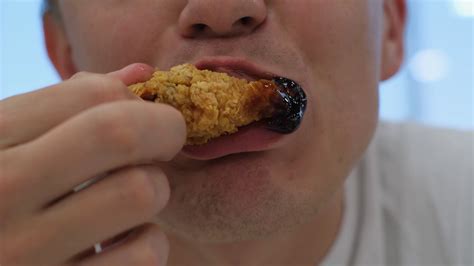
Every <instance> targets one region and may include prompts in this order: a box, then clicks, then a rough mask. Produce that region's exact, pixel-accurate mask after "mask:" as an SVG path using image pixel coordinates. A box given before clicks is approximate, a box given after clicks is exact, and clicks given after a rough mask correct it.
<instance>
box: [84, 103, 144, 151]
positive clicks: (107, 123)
mask: <svg viewBox="0 0 474 266" xmlns="http://www.w3.org/2000/svg"><path fill="white" fill-rule="evenodd" d="M130 116H131V115H130V114H129V113H127V112H125V111H124V110H118V109H117V108H115V109H114V110H111V109H108V110H104V111H103V112H100V113H99V114H98V115H97V116H96V117H95V121H94V122H93V130H92V131H93V132H92V133H93V134H94V135H95V136H98V137H99V138H100V142H101V143H103V144H105V145H106V146H109V147H110V149H112V151H113V152H114V153H119V154H127V155H130V157H134V156H135V154H136V153H137V152H138V150H139V145H140V137H139V134H140V133H139V132H140V130H139V129H137V128H136V126H135V124H136V123H134V121H133V119H132V118H131V117H130Z"/></svg>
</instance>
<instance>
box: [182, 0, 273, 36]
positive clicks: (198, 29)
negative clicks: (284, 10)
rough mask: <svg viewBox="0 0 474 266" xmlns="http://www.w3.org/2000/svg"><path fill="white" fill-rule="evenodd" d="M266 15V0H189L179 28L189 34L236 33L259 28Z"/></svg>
mask: <svg viewBox="0 0 474 266" xmlns="http://www.w3.org/2000/svg"><path fill="white" fill-rule="evenodd" d="M266 17H267V6H266V4H265V0H188V3H187V4H186V6H185V7H184V9H183V10H182V12H181V14H180V16H179V22H178V28H179V30H180V33H181V34H182V35H183V36H184V37H187V38H212V37H233V36H238V35H246V34H249V33H251V32H253V31H255V30H256V29H257V28H258V27H259V26H261V25H262V23H263V22H264V21H265V19H266Z"/></svg>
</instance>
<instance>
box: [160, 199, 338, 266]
mask: <svg viewBox="0 0 474 266" xmlns="http://www.w3.org/2000/svg"><path fill="white" fill-rule="evenodd" d="M342 199H343V193H342V192H339V193H337V194H336V195H335V197H333V199H332V201H331V202H329V204H327V205H326V206H325V207H324V208H323V209H322V210H320V212H319V213H318V214H317V215H316V217H315V218H314V219H313V220H312V221H310V222H308V223H306V224H303V225H301V226H300V227H299V228H298V229H297V230H296V231H292V232H290V233H282V234H279V235H276V236H272V237H269V238H265V239H261V240H248V241H241V242H232V243H224V244H203V243H194V242H190V241H189V240H188V239H182V238H179V237H177V236H175V235H169V236H168V238H169V241H170V251H171V253H170V255H169V260H168V265H169V266H178V265H193V266H194V265H196V266H201V265H202V266H204V265H206V266H217V265H219V266H240V265H245V266H254V265H275V266H276V265H298V266H304V265H311V266H314V265H318V264H319V263H320V262H321V261H322V260H323V259H324V257H325V256H326V254H327V253H328V252H329V250H330V248H331V246H332V244H333V243H334V241H335V239H336V237H337V234H338V232H339V227H340V224H341V220H342V210H343V200H342Z"/></svg>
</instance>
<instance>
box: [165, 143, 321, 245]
mask: <svg viewBox="0 0 474 266" xmlns="http://www.w3.org/2000/svg"><path fill="white" fill-rule="evenodd" d="M277 156H278V157H277ZM282 159H284V160H286V159H288V156H287V158H282V154H281V152H280V153H278V154H277V151H275V152H270V151H267V152H254V153H243V154H234V155H229V156H226V157H223V158H219V159H216V160H212V161H208V162H198V164H196V165H192V166H190V165H191V164H190V163H187V164H186V165H187V168H185V169H184V168H181V167H176V168H169V167H168V168H165V172H166V173H167V175H168V177H169V180H170V186H171V197H170V201H169V203H168V205H167V207H166V208H165V209H164V210H163V211H162V212H161V213H160V215H159V217H157V223H158V224H159V225H160V226H161V227H162V228H163V229H164V230H165V231H166V232H167V233H169V234H172V235H176V236H177V237H180V238H185V239H188V240H192V241H197V242H205V243H225V242H235V241H244V240H255V239H260V238H264V237H268V236H270V235H274V234H278V233H281V232H283V231H288V230H291V229H292V228H294V227H295V226H297V225H298V224H300V223H301V221H304V220H306V219H305V218H304V217H306V218H308V217H311V215H312V214H314V213H315V211H316V210H317V207H318V206H316V204H314V202H315V200H316V199H315V194H314V193H310V192H309V191H308V193H305V192H302V191H301V190H299V189H292V188H291V187H289V186H288V182H294V180H295V179H296V178H295V175H298V174H300V173H298V172H296V171H295V169H288V167H286V164H285V163H282ZM177 169H179V170H177ZM285 169H286V170H285ZM300 169H301V168H300ZM289 180H293V181H289ZM301 181H304V180H303V177H302V180H301ZM311 203H312V204H311Z"/></svg>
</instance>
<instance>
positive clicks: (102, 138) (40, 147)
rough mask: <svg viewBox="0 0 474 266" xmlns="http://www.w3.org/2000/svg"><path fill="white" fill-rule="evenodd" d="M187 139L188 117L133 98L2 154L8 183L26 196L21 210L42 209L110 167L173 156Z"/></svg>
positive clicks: (85, 114) (84, 115)
mask: <svg viewBox="0 0 474 266" xmlns="http://www.w3.org/2000/svg"><path fill="white" fill-rule="evenodd" d="M185 139H186V125H185V122H184V118H183V117H182V115H181V114H180V113H179V111H177V110H175V109H174V108H172V107H170V106H167V105H160V104H155V103H146V102H134V101H123V102H117V103H112V104H104V105H100V106H97V107H95V108H92V109H90V110H88V111H85V112H83V113H81V115H78V116H77V117H74V118H73V119H71V120H69V121H68V122H66V123H63V124H62V125H60V126H58V127H57V128H55V129H53V130H51V131H50V132H48V133H47V134H45V135H44V136H42V137H41V138H39V139H37V140H36V141H33V142H31V143H29V144H26V145H22V146H18V147H16V148H13V149H10V150H8V151H5V152H4V153H3V156H2V157H3V159H1V158H0V159H1V160H0V163H2V164H4V165H5V167H4V168H5V169H4V173H3V175H4V176H5V178H4V188H6V189H5V191H10V193H13V194H15V195H28V201H25V200H24V199H23V201H22V202H21V205H22V209H23V210H25V211H28V208H41V207H43V206H44V205H43V204H45V203H46V202H50V201H52V200H53V199H55V198H57V197H59V196H61V195H63V194H65V193H67V192H68V191H70V190H71V189H72V188H73V187H75V186H77V185H79V184H81V183H83V182H84V181H86V180H87V179H89V178H92V177H94V176H97V175H99V174H102V173H105V172H107V171H110V170H114V169H117V168H120V167H123V166H124V165H134V164H138V163H141V162H145V161H146V162H148V161H151V160H158V161H167V160H170V159H172V158H173V157H174V156H175V155H176V154H177V153H178V152H179V151H180V150H181V148H182V146H183V145H184V143H185ZM25 154H27V155H28V156H24V155H25ZM25 166H27V167H25ZM9 184H11V186H10V187H9ZM12 198H14V196H12ZM19 200H21V198H19ZM11 204H13V206H15V205H14V204H15V203H11ZM29 205H32V206H29Z"/></svg>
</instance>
